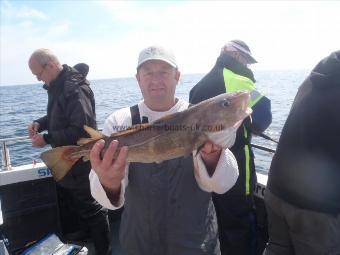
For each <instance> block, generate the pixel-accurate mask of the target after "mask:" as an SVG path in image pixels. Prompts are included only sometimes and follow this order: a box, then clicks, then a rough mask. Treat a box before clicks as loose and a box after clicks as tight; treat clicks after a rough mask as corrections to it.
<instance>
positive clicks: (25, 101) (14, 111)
mask: <svg viewBox="0 0 340 255" xmlns="http://www.w3.org/2000/svg"><path fill="white" fill-rule="evenodd" d="M308 72H309V71H308V70H303V71H302V70H290V71H255V72H254V73H255V78H256V80H257V83H256V86H257V89H258V90H259V91H260V92H261V93H262V94H264V95H266V96H267V97H268V98H270V99H271V105H272V113H273V121H272V124H271V125H270V127H269V128H268V129H267V130H266V131H265V134H267V135H269V136H270V137H272V138H274V139H277V140H278V139H279V137H280V133H281V130H282V127H283V124H284V122H285V120H286V118H287V115H288V113H289V110H290V107H291V104H292V101H293V99H294V97H295V94H296V92H297V89H298V87H299V86H300V84H301V83H302V81H303V80H304V79H305V77H306V76H307V75H308ZM202 77H203V74H190V75H189V74H187V75H183V76H182V77H181V80H180V82H179V84H178V85H177V89H176V96H177V97H179V98H182V99H185V100H188V99H189V91H190V89H191V88H192V87H193V86H194V85H195V84H196V83H197V82H198V81H199V80H200V79H201V78H202ZM91 87H92V90H93V92H94V94H95V100H96V113H97V123H98V127H99V128H102V127H103V124H104V121H105V118H106V117H107V116H108V115H109V114H111V113H112V112H113V111H115V110H117V109H119V108H122V107H127V106H131V105H133V104H135V103H137V102H138V101H140V100H142V95H141V93H140V90H139V87H138V84H137V82H136V80H135V78H117V79H106V80H93V81H91ZM46 106H47V93H46V90H44V89H43V88H42V84H41V83H40V84H27V85H13V86H0V138H11V137H17V136H27V135H28V133H27V126H28V125H29V124H30V123H31V122H32V121H33V120H34V119H38V118H40V117H42V116H44V115H45V114H46ZM252 142H253V143H255V144H257V145H260V146H264V147H269V148H273V149H275V143H273V142H270V141H268V140H265V139H264V138H260V137H254V138H253V141H252ZM8 148H9V151H10V158H11V163H12V166H18V165H22V164H29V163H32V162H33V161H36V162H39V161H41V160H40V158H39V155H40V153H41V152H42V151H44V150H47V149H48V147H45V148H32V147H31V144H30V142H29V141H26V142H20V143H16V144H9V145H8ZM254 153H255V160H256V162H255V163H256V169H257V171H260V172H267V171H268V169H269V166H270V162H271V159H272V153H269V152H265V151H262V150H259V149H254Z"/></svg>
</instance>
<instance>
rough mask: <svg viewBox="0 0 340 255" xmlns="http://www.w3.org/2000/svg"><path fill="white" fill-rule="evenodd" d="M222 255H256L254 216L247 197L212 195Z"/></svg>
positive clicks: (252, 204) (252, 205) (250, 202)
mask: <svg viewBox="0 0 340 255" xmlns="http://www.w3.org/2000/svg"><path fill="white" fill-rule="evenodd" d="M213 202H214V206H215V210H216V215H217V223H218V232H219V240H220V247H221V254H222V255H255V254H256V215H255V210H254V203H253V199H251V198H250V197H249V196H247V197H246V196H237V195H228V192H227V193H225V194H221V195H220V194H213Z"/></svg>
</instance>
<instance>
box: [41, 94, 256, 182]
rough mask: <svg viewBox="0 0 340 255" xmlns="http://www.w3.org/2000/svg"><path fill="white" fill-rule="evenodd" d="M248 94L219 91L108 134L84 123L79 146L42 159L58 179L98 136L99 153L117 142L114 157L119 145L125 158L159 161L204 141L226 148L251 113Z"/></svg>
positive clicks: (48, 153) (52, 152) (60, 149)
mask: <svg viewBox="0 0 340 255" xmlns="http://www.w3.org/2000/svg"><path fill="white" fill-rule="evenodd" d="M249 97H250V96H249V93H248V92H236V93H225V94H221V95H218V96H216V97H213V98H210V99H207V100H205V101H202V102H200V103H199V104H196V105H193V106H191V107H189V108H188V109H186V110H185V111H182V112H177V113H174V114H170V115H167V116H165V117H163V118H161V119H158V120H156V121H154V122H152V123H149V124H139V125H135V126H132V127H131V128H129V129H128V130H124V131H120V132H117V133H113V134H112V135H111V136H104V135H103V134H101V133H100V132H99V131H97V130H94V129H92V128H90V127H87V126H84V129H85V130H86V132H87V133H88V134H89V135H90V137H91V138H81V139H80V140H79V141H78V146H77V145H70V146H61V147H56V148H54V149H51V150H48V151H45V152H43V153H42V154H41V159H42V160H43V162H44V163H45V164H46V166H47V167H48V168H49V169H50V170H51V172H52V175H53V177H54V179H55V180H56V181H59V180H61V179H62V178H63V177H64V176H65V175H66V174H67V173H68V172H69V170H70V169H71V168H72V166H73V165H74V164H75V162H76V161H77V160H79V159H80V158H83V160H84V161H86V160H89V153H90V151H91V149H92V147H93V145H94V144H95V143H96V142H97V141H98V140H99V139H104V141H105V146H104V148H103V150H102V152H101V156H103V155H104V153H105V151H106V149H107V147H108V146H109V144H110V142H111V141H112V140H118V142H119V144H118V148H117V151H116V153H115V155H114V158H116V157H117V156H118V153H119V150H120V148H121V147H122V146H128V148H129V150H128V155H127V162H142V163H151V162H161V161H164V160H170V159H174V158H177V157H181V156H186V155H190V154H191V153H192V152H193V151H194V150H199V149H200V148H201V147H202V146H203V145H204V143H205V142H207V141H211V142H213V143H215V144H217V145H219V146H221V147H222V148H226V147H228V145H226V144H225V141H227V140H228V139H229V140H230V136H232V137H233V139H235V133H236V129H237V128H238V127H239V125H240V124H241V123H242V121H243V119H244V118H245V117H247V116H248V115H250V113H251V109H250V108H249V107H248V100H249ZM228 136H229V137H228ZM229 146H230V144H229Z"/></svg>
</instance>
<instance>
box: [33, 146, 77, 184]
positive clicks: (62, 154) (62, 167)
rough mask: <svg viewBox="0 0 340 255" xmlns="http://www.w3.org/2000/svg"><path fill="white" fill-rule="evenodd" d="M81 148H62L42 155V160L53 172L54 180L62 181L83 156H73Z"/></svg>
mask: <svg viewBox="0 0 340 255" xmlns="http://www.w3.org/2000/svg"><path fill="white" fill-rule="evenodd" d="M78 147H79V146H73V145H71V146H61V147H57V148H54V149H51V150H48V151H45V152H43V153H41V155H40V158H41V159H42V160H43V161H44V163H45V165H46V166H47V167H48V168H49V169H50V170H51V173H52V175H53V178H54V179H55V180H56V181H60V180H61V179H62V178H63V177H64V176H65V175H66V174H67V173H68V172H69V171H70V169H71V168H72V166H73V165H74V164H75V163H76V162H77V161H78V159H79V158H80V157H81V156H72V153H74V152H76V150H77V148H78Z"/></svg>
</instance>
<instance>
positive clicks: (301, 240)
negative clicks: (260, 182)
mask: <svg viewBox="0 0 340 255" xmlns="http://www.w3.org/2000/svg"><path fill="white" fill-rule="evenodd" d="M339 109H340V51H336V52H334V53H332V54H331V55H330V56H328V57H326V58H325V59H323V60H322V61H320V62H319V64H318V65H317V66H316V67H315V68H314V69H313V71H312V72H311V73H310V75H309V76H308V77H307V79H306V80H305V81H304V82H303V83H302V85H301V87H300V88H299V90H298V93H297V95H296V97H295V100H294V103H293V106H292V108H291V110H290V113H289V115H288V118H287V121H286V123H285V125H284V127H283V130H282V133H281V137H280V141H279V144H278V147H277V150H276V153H275V155H274V158H273V160H272V163H271V166H270V171H269V178H268V184H267V189H266V193H265V204H266V209H267V213H268V225H269V229H268V232H269V243H268V246H267V253H266V254H268V255H269V254H280V255H289V254H296V255H298V254H301V255H302V254H308V255H316V254H340V148H339V144H340V135H339V131H340V112H339Z"/></svg>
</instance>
